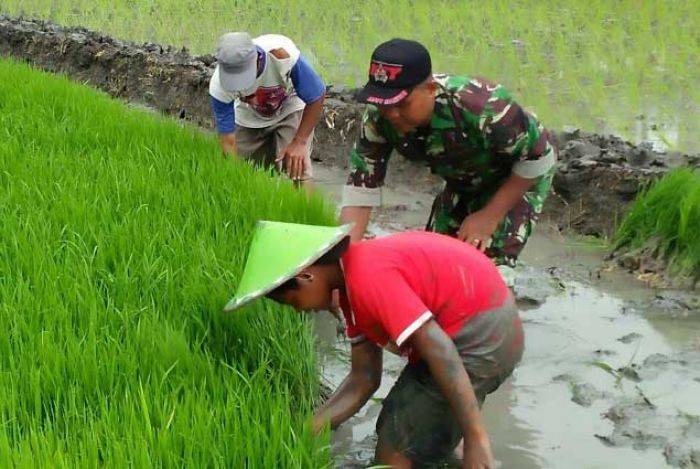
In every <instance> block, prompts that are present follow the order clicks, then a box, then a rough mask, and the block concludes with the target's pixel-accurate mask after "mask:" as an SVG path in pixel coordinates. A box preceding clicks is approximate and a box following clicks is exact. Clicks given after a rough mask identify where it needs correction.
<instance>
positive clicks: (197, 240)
mask: <svg viewBox="0 0 700 469" xmlns="http://www.w3.org/2000/svg"><path fill="white" fill-rule="evenodd" d="M18 85H19V86H18ZM0 135H1V139H2V145H0V246H2V249H0V321H1V322H2V324H3V327H2V330H1V331H0V420H1V421H2V429H0V461H2V465H3V466H22V467H98V466H100V467H102V466H106V467H120V468H122V467H129V465H131V467H294V468H297V467H310V466H323V465H324V464H325V463H324V461H326V462H327V461H329V454H328V447H327V444H328V443H327V441H325V440H324V439H322V438H319V439H317V438H313V437H312V436H311V433H310V429H309V428H308V426H307V425H306V424H305V422H307V419H308V417H309V416H310V413H311V411H312V407H313V404H314V402H313V401H314V399H315V396H316V395H317V386H318V382H317V373H316V367H315V361H314V354H313V342H312V334H311V330H310V325H309V323H308V322H306V321H304V320H303V319H302V318H301V317H300V316H299V315H297V314H294V313H291V312H290V311H288V310H281V309H279V308H277V307H274V306H272V305H271V304H268V303H265V302H258V303H257V305H255V306H253V307H251V308H249V309H248V310H247V311H246V312H242V313H240V314H238V315H235V316H232V317H223V316H222V315H221V313H220V311H221V308H222V307H223V305H224V304H225V303H226V301H227V300H228V298H229V296H230V295H232V293H233V287H234V286H235V284H236V281H237V278H238V276H239V275H240V273H241V270H242V264H243V261H244V256H245V250H246V249H247V245H248V243H249V241H250V238H251V236H252V233H253V227H254V224H255V221H256V219H258V218H267V219H276V220H282V221H285V220H286V221H297V222H307V223H324V224H328V223H331V222H332V212H331V210H330V209H329V208H328V207H326V206H325V205H324V204H323V203H322V202H321V201H320V200H313V201H311V202H307V201H306V200H305V197H304V195H303V194H301V193H300V192H299V191H295V190H294V189H293V188H292V187H291V185H290V184H288V183H287V182H284V181H282V180H280V179H272V178H270V177H269V176H268V175H267V174H265V173H263V172H256V171H254V170H253V169H252V168H251V167H249V165H247V164H236V163H233V162H231V161H228V160H224V159H223V158H221V154H220V151H219V149H218V146H217V144H216V142H215V141H214V139H213V137H208V136H204V135H202V134H201V133H199V132H198V131H196V130H195V129H192V128H187V127H184V128H183V127H181V126H179V125H178V124H176V123H174V122H172V121H167V120H166V119H164V118H160V117H158V116H156V115H153V114H149V113H147V112H143V111H136V110H133V109H128V108H127V107H126V106H125V105H123V104H120V103H118V102H116V101H112V100H110V99H108V98H107V97H106V96H104V95H102V94H100V93H98V92H95V91H92V90H90V89H88V88H86V87H82V86H78V85H75V84H71V83H70V82H68V81H67V80H65V79H62V78H57V77H53V76H50V75H48V74H44V73H39V72H36V71H34V70H31V69H30V68H29V67H27V66H24V65H19V64H16V63H12V62H3V61H0ZM246 462H248V463H252V464H251V465H248V466H246Z"/></svg>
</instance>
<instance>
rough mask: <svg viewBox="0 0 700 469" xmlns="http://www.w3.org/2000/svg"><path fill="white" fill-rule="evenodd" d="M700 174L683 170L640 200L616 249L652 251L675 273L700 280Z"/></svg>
mask: <svg viewBox="0 0 700 469" xmlns="http://www.w3.org/2000/svg"><path fill="white" fill-rule="evenodd" d="M699 227H700V170H697V169H696V170H691V169H680V170H675V171H672V172H670V173H669V174H667V175H666V176H664V177H663V178H662V179H661V180H659V181H658V182H656V183H655V184H653V185H652V186H651V187H650V188H649V189H648V190H646V191H645V192H643V193H642V194H640V195H639V196H638V197H637V200H636V201H635V203H634V204H633V205H632V207H631V209H630V211H629V212H628V214H627V215H626V217H625V219H624V220H623V222H622V225H621V226H620V228H619V230H618V232H617V234H616V239H615V243H616V248H617V249H619V248H622V247H627V248H630V249H639V248H651V249H652V250H653V251H654V254H655V255H657V256H658V257H661V258H663V259H665V260H667V261H668V262H669V267H670V269H671V271H672V272H673V273H675V274H677V275H688V276H692V277H694V278H695V279H696V280H697V279H700V231H699V230H698V228H699Z"/></svg>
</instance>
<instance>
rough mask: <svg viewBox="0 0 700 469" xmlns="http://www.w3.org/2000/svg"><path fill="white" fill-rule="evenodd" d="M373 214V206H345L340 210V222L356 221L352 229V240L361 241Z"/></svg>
mask: <svg viewBox="0 0 700 469" xmlns="http://www.w3.org/2000/svg"><path fill="white" fill-rule="evenodd" d="M371 215H372V207H351V206H347V207H343V208H342V209H341V210H340V223H342V224H346V223H354V224H355V226H353V228H352V230H351V231H350V240H351V241H352V242H355V241H360V240H361V239H362V237H363V236H364V235H365V231H367V225H368V224H369V218H370V216H371Z"/></svg>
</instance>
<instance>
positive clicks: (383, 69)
mask: <svg viewBox="0 0 700 469" xmlns="http://www.w3.org/2000/svg"><path fill="white" fill-rule="evenodd" d="M402 71H403V65H395V64H385V63H383V62H375V61H372V62H371V63H370V64H369V74H370V75H371V76H372V77H373V78H374V81H380V82H382V83H386V82H387V81H394V80H396V77H398V76H399V75H400V74H401V72H402Z"/></svg>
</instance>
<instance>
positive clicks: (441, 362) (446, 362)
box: [408, 319, 493, 467]
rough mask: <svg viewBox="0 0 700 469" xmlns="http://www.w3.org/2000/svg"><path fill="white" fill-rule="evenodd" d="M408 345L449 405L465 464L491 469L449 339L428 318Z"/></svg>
mask: <svg viewBox="0 0 700 469" xmlns="http://www.w3.org/2000/svg"><path fill="white" fill-rule="evenodd" d="M408 343H409V345H410V346H411V347H412V348H413V349H414V350H416V351H417V352H418V353H419V354H420V357H421V358H422V359H423V360H424V361H425V362H426V363H427V364H428V367H429V369H430V373H431V374H432V376H433V378H434V379H435V382H436V383H437V385H438V387H439V388H440V390H441V391H442V393H443V395H444V396H445V398H446V399H447V401H448V402H449V403H450V407H451V409H452V413H453V415H454V417H455V420H457V423H458V424H459V428H460V429H461V431H462V436H463V437H464V455H465V463H467V464H473V467H493V456H492V454H491V448H490V444H489V440H488V434H487V433H486V429H485V428H484V424H483V423H482V421H481V413H480V412H479V402H478V401H477V399H476V395H475V394H474V388H473V387H472V384H471V381H470V380H469V375H467V372H466V370H465V369H464V365H463V364H462V360H461V358H460V356H459V353H458V352H457V348H456V347H455V345H454V342H452V339H450V337H449V336H448V335H447V334H446V333H445V332H444V331H443V330H442V329H441V328H440V326H438V324H437V323H436V322H435V321H434V320H432V319H431V320H429V321H428V322H426V323H425V324H423V325H422V326H421V327H420V328H418V329H417V330H416V331H415V332H414V333H413V334H412V335H411V336H410V337H409V339H408ZM469 467H472V466H469Z"/></svg>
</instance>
